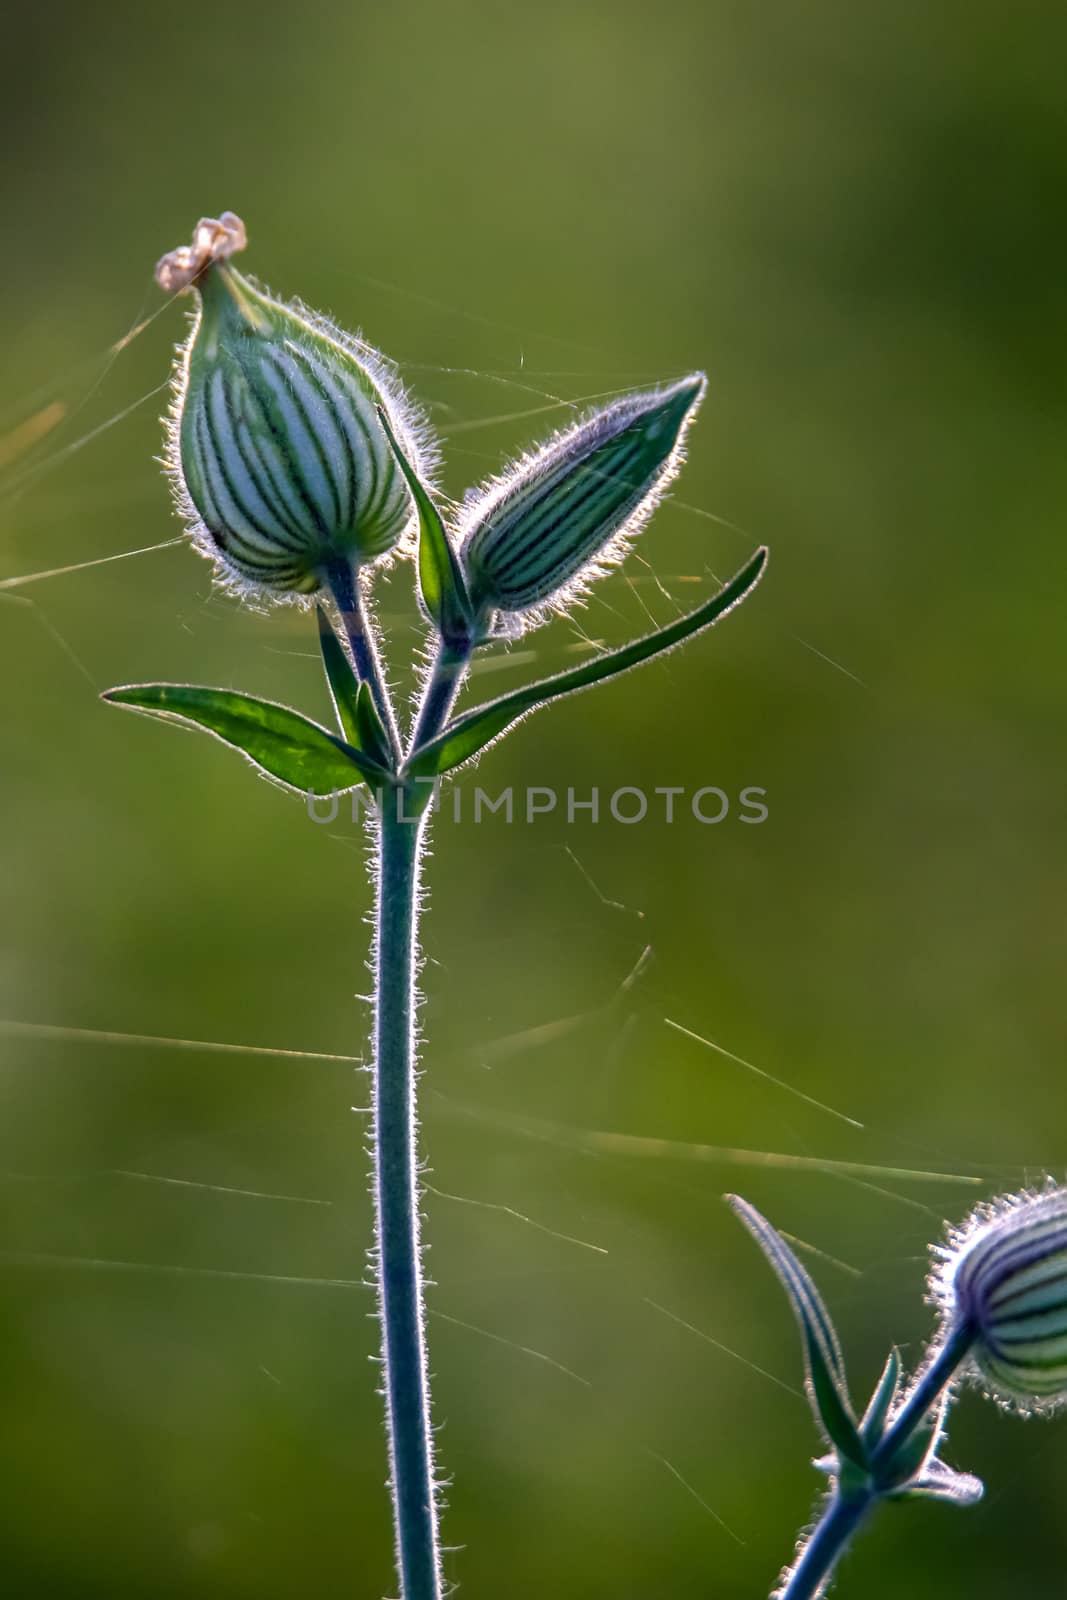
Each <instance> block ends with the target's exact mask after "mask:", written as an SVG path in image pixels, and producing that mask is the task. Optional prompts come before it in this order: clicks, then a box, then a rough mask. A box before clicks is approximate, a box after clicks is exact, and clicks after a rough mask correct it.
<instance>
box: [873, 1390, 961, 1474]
mask: <svg viewBox="0 0 1067 1600" xmlns="http://www.w3.org/2000/svg"><path fill="white" fill-rule="evenodd" d="M948 1401H949V1395H948V1390H947V1389H943V1390H942V1391H941V1393H940V1395H939V1396H938V1398H937V1402H936V1404H935V1405H934V1406H933V1407H932V1408H931V1409H930V1410H929V1411H928V1412H927V1413H926V1415H925V1416H924V1417H923V1419H922V1421H921V1422H919V1423H917V1424H916V1426H915V1428H914V1429H913V1430H912V1432H911V1433H909V1434H908V1436H907V1438H905V1439H903V1440H902V1441H901V1443H900V1444H899V1445H898V1446H897V1448H896V1449H895V1450H894V1451H893V1454H892V1455H891V1456H890V1458H889V1460H888V1461H887V1462H885V1464H884V1465H883V1466H882V1467H880V1468H879V1472H878V1481H879V1483H880V1484H881V1485H883V1486H885V1487H887V1488H892V1487H901V1488H907V1487H908V1486H909V1485H910V1484H911V1483H912V1481H913V1480H915V1479H918V1478H920V1477H924V1476H925V1475H926V1473H927V1471H928V1469H929V1467H930V1465H931V1463H932V1462H933V1461H934V1460H935V1459H936V1457H937V1450H938V1446H939V1444H940V1443H941V1438H942V1435H943V1433H944V1431H945V1413H946V1411H947V1410H948ZM890 1437H892V1435H890Z"/></svg>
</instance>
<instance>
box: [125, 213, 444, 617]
mask: <svg viewBox="0 0 1067 1600" xmlns="http://www.w3.org/2000/svg"><path fill="white" fill-rule="evenodd" d="M244 245H245V230H244V224H243V223H242V222H241V220H240V218H239V217H236V216H234V214H233V213H232V212H224V213H223V215H222V217H221V218H220V219H219V220H218V221H216V220H214V219H213V218H204V219H203V220H201V222H200V223H198V225H197V228H196V232H195V233H194V235H193V242H192V245H191V246H189V245H187V246H184V247H183V248H181V249H180V250H175V251H172V252H171V253H170V254H169V255H167V256H164V257H163V259H162V260H161V261H160V262H159V264H158V266H157V268H156V278H157V281H158V282H159V284H160V286H161V287H162V288H163V289H165V290H166V291H167V292H168V293H175V292H180V291H182V290H185V289H191V290H193V291H194V292H195V293H196V295H197V297H198V300H199V314H198V316H197V317H196V320H195V322H194V325H193V329H192V332H191V334H190V336H189V339H188V341H187V343H186V344H185V345H184V347H183V349H182V351H181V354H180V359H179V361H178V363H177V366H176V372H175V398H174V404H173V407H172V411H171V419H170V431H169V448H168V466H169V468H170V471H171V475H172V479H173V482H174V484H175V488H176V494H177V499H178V502H179V507H180V509H181V511H182V513H183V514H184V515H185V516H186V518H187V519H188V521H189V523H190V525H191V529H192V532H193V536H194V539H195V541H196V543H197V544H198V545H199V547H200V548H201V549H202V550H203V551H204V552H205V553H206V554H208V555H210V556H211V557H212V558H213V559H214V560H215V561H216V562H217V564H218V566H219V568H220V569H221V572H222V575H223V578H224V580H226V581H227V583H228V584H229V586H230V587H232V588H236V589H238V590H244V591H246V592H247V591H249V590H252V591H255V590H266V591H268V592H271V593H273V594H275V595H283V594H290V595H295V594H311V593H313V592H314V591H315V590H316V589H318V588H319V587H320V586H321V585H322V584H323V582H324V581H325V578H326V575H327V574H328V573H329V572H330V571H331V570H333V571H336V570H338V568H339V567H341V566H342V565H343V566H344V567H345V568H349V567H352V566H357V567H358V566H362V565H364V564H366V563H368V562H372V561H376V560H378V559H380V558H381V557H383V556H385V555H386V554H388V552H390V551H391V550H394V549H395V548H396V547H397V545H398V544H399V543H400V541H401V540H402V539H403V537H404V535H405V533H406V532H407V530H408V527H409V524H411V522H412V506H411V499H410V495H409V492H408V489H407V486H406V484H405V481H404V478H403V477H402V475H401V473H400V471H399V469H398V467H397V464H396V459H395V457H394V455H393V452H392V449H391V448H390V446H389V443H388V440H387V439H386V437H385V435H384V433H383V431H382V427H381V423H380V421H379V418H378V413H377V410H376V407H378V406H381V407H382V408H383V409H384V411H385V414H386V415H387V416H388V417H389V420H390V423H391V425H392V428H393V430H394V432H395V433H396V434H397V435H398V437H399V438H400V439H401V440H402V442H403V446H404V449H405V452H406V453H407V454H408V456H409V457H410V458H411V459H413V460H414V461H415V462H416V463H417V464H418V465H419V469H420V471H422V472H425V471H426V467H427V462H426V456H425V451H424V450H420V446H421V444H422V439H421V427H420V424H419V421H418V419H415V418H413V417H412V414H411V412H410V408H409V407H408V404H407V401H406V397H405V395H404V393H403V390H402V389H401V387H400V385H399V383H398V382H397V379H396V375H395V372H394V371H393V370H392V368H391V367H390V366H389V365H388V363H387V362H385V361H384V360H383V358H382V357H381V356H379V355H378V354H377V352H376V351H374V350H372V349H370V347H369V346H367V345H365V344H363V343H362V341H359V340H355V339H352V338H350V337H349V336H348V335H347V334H344V333H342V332H340V331H339V330H338V329H336V328H334V327H332V326H331V325H330V324H329V323H327V322H325V321H324V320H323V319H322V318H320V317H317V316H313V315H312V314H310V313H309V312H307V311H306V310H305V309H304V308H302V307H299V306H292V305H285V304H283V303H281V302H280V301H278V300H274V299H272V298H271V297H270V296H269V295H267V294H265V293H264V292H263V291H262V290H260V289H259V288H257V287H256V286H255V285H254V284H253V283H250V282H249V281H248V280H247V279H246V278H243V277H242V276H241V275H240V274H239V273H238V272H237V271H236V270H235V269H234V268H233V266H232V265H231V264H230V259H229V258H230V256H231V255H232V254H233V253H234V252H235V251H236V250H241V249H243V248H244Z"/></svg>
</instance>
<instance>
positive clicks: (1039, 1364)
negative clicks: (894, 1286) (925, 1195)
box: [930, 1188, 1067, 1412]
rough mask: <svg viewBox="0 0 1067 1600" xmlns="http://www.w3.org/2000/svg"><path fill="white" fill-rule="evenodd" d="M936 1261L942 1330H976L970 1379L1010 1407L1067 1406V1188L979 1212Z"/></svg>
mask: <svg viewBox="0 0 1067 1600" xmlns="http://www.w3.org/2000/svg"><path fill="white" fill-rule="evenodd" d="M937 1254H938V1256H939V1258H940V1260H939V1265H938V1266H937V1268H936V1269H935V1271H934V1274H933V1276H932V1279H931V1285H930V1287H931V1291H932V1294H933V1298H934V1299H935V1301H936V1302H937V1303H938V1305H939V1306H940V1308H941V1312H942V1320H943V1328H942V1333H943V1336H951V1334H952V1332H953V1330H955V1329H959V1328H967V1329H969V1330H970V1332H971V1334H972V1338H973V1343H972V1344H971V1347H970V1358H969V1366H970V1375H971V1376H973V1377H975V1378H977V1380H978V1381H979V1382H980V1383H981V1384H982V1385H983V1387H984V1388H985V1389H986V1390H987V1392H988V1393H989V1394H990V1395H991V1396H992V1398H993V1399H995V1400H997V1401H999V1403H1000V1404H1001V1405H1003V1406H1006V1407H1008V1408H1009V1409H1011V1410H1015V1411H1022V1412H1035V1411H1043V1412H1045V1411H1052V1410H1055V1409H1056V1408H1057V1407H1059V1406H1062V1405H1063V1404H1064V1403H1065V1402H1067V1189H1061V1188H1048V1189H1045V1190H1043V1191H1041V1192H1040V1193H1036V1194H1035V1193H1024V1194H1019V1195H1008V1196H1005V1197H1003V1198H1002V1199H1000V1200H996V1201H993V1202H992V1203H991V1204H989V1205H983V1206H980V1207H979V1208H978V1210H977V1211H975V1212H974V1213H973V1215H972V1216H971V1217H970V1218H969V1219H968V1221H967V1222H966V1223H965V1224H964V1225H963V1227H962V1228H961V1229H959V1230H958V1231H956V1232H954V1233H952V1234H951V1235H950V1237H949V1243H948V1246H947V1247H943V1248H940V1249H939V1250H938V1251H937Z"/></svg>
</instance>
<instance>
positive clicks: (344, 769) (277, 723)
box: [101, 683, 388, 795]
mask: <svg viewBox="0 0 1067 1600" xmlns="http://www.w3.org/2000/svg"><path fill="white" fill-rule="evenodd" d="M101 698H102V699H104V700H107V701H108V702H109V703H110V704H111V705H117V706H129V707H130V708H131V709H133V710H134V711H145V712H148V713H149V714H150V715H153V716H160V717H165V718H166V719H167V720H168V721H173V722H185V723H190V724H191V725H192V726H194V727H198V728H204V729H206V731H207V732H208V733H211V734H214V736H215V738H216V739H221V740H222V742H223V744H228V745H231V746H232V747H233V748H234V749H235V750H240V751H241V753H242V755H245V756H247V757H248V759H249V761H251V762H252V763H253V765H254V766H257V767H259V768H260V770H261V771H262V772H265V773H267V774H268V776H269V777H271V778H275V779H277V780H278V781H279V782H281V783H284V784H287V785H288V786H289V788H291V789H297V790H299V791H300V792H301V793H302V794H309V793H310V794H318V795H326V794H334V793H336V792H338V791H343V790H345V789H354V788H355V786H356V784H357V783H359V782H360V781H361V780H364V779H365V780H366V782H367V783H369V784H370V785H371V786H372V787H376V786H377V785H378V784H381V783H383V782H388V774H387V773H386V772H384V771H383V770H382V768H380V767H379V766H378V765H377V764H376V763H375V762H374V761H371V760H370V759H369V758H368V757H367V756H366V755H363V754H362V753H361V752H360V751H358V750H356V749H355V748H353V747H352V746H351V745H348V744H346V743H345V742H344V740H342V739H337V738H335V737H334V735H333V734H332V733H328V732H327V730H326V729H325V728H322V727H320V726H319V724H318V723H317V722H312V721H310V719H309V718H307V717H302V716H301V715H300V713H299V712H297V711H290V710H289V708H288V706H279V705H275V704H274V703H273V702H272V701H270V700H257V699H254V698H253V696H252V695H248V694H238V693H236V692H235V691H234V690H232V689H197V688H193V687H192V686H190V685H189V684H180V683H138V684H128V685H125V686H124V687H122V688H118V689H108V690H107V692H106V693H105V694H103V695H102V696H101Z"/></svg>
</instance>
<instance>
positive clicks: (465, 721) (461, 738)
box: [409, 547, 767, 777]
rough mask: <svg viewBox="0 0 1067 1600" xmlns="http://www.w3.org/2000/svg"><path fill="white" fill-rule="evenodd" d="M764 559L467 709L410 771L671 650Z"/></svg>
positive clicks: (471, 749)
mask: <svg viewBox="0 0 1067 1600" xmlns="http://www.w3.org/2000/svg"><path fill="white" fill-rule="evenodd" d="M766 562H767V551H766V549H764V548H762V547H761V548H760V549H759V550H757V551H756V554H755V555H754V556H753V557H752V559H751V561H749V562H748V564H747V565H746V566H745V567H743V568H742V570H741V571H740V572H739V573H738V574H737V576H736V577H735V578H732V579H731V580H730V582H729V583H728V584H726V585H725V586H724V587H723V588H722V589H720V590H719V592H718V594H716V595H713V596H712V598H711V599H710V600H708V601H705V603H704V605H702V606H698V607H697V609H696V610H695V611H691V612H690V613H689V615H688V616H686V617H679V618H678V620H677V622H671V623H668V625H667V627H665V628H660V629H659V630H658V631H657V632H656V633H650V634H646V635H645V637H644V638H643V639H635V640H634V642H633V643H632V644H628V645H624V646H623V647H622V649H620V650H609V651H607V652H606V653H605V654H604V655H600V656H596V657H594V659H593V660H592V661H586V662H584V663H583V664H582V666H580V667H572V668H571V669H570V670H569V671H567V672H560V673H558V674H557V675H556V676H555V677H554V678H545V679H544V680H543V681H542V682H541V683H534V684H531V685H530V686H529V687H528V688H525V689H516V690H515V691H514V692H513V693H512V694H506V695H503V696H502V697H501V698H500V699H499V700H493V701H491V702H490V703H489V704H488V705H484V706H478V707H477V708H476V709H475V710H473V711H468V712H467V714H466V716H463V717H460V718H458V719H457V721H456V722H454V723H453V724H452V726H451V727H450V728H446V730H445V732H444V733H442V734H440V735H439V736H438V737H437V738H436V739H431V740H430V742H429V743H428V744H425V745H423V747H422V749H421V750H416V751H415V752H414V754H413V755H412V758H411V761H410V762H409V771H410V772H411V773H412V774H413V775H415V776H420V777H421V776H427V775H431V774H432V775H433V776H437V775H439V774H441V773H445V772H451V771H453V770H454V769H455V768H456V767H460V766H462V765H463V764H464V762H466V761H471V760H473V758H474V757H475V756H477V755H479V754H480V753H481V751H483V750H484V749H485V748H486V746H487V745H490V744H492V743H493V742H494V740H496V739H499V738H500V736H501V734H504V733H506V732H507V730H508V729H509V728H510V727H511V725H512V724H513V723H515V722H518V721H519V720H520V718H522V717H524V716H526V715H527V713H528V712H530V711H535V710H536V709H537V708H538V707H539V706H543V705H547V704H548V702H549V701H550V700H556V699H558V698H559V697H560V696H561V695H566V694H574V693H576V692H577V691H578V690H580V689H588V688H589V687H590V686H591V685H592V684H594V683H603V682H604V681H605V680H606V679H608V678H614V677H617V676H618V675H619V673H621V672H627V671H629V669H630V668H631V667H636V666H639V665H640V664H641V662H643V661H650V660H651V659H652V658H653V656H658V655H663V654H664V653H665V652H666V651H668V650H673V649H674V648H675V647H676V646H677V645H680V644H681V643H682V642H683V641H684V640H686V639H689V638H691V637H692V636H693V635H694V634H696V633H700V632H701V630H702V629H704V628H710V627H711V626H712V624H713V623H715V622H718V620H719V618H720V617H724V616H725V615H726V613H727V612H728V611H730V610H732V608H733V607H734V606H735V605H737V604H738V603H739V602H740V601H741V600H743V599H744V597H745V595H746V594H748V592H749V590H750V589H752V588H753V586H754V585H755V584H756V583H757V582H758V581H759V578H760V575H761V574H762V572H763V569H764V567H765V565H766Z"/></svg>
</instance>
